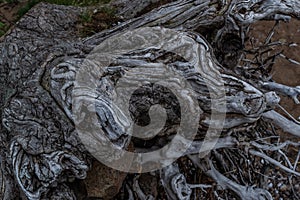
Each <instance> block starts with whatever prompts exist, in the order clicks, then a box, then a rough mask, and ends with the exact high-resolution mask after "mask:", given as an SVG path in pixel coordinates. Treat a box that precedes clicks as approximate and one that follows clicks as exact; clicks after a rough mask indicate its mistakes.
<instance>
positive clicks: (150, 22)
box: [0, 0, 300, 199]
mask: <svg viewBox="0 0 300 200" xmlns="http://www.w3.org/2000/svg"><path fill="white" fill-rule="evenodd" d="M138 2H139V1H134V3H133V4H134V5H135V4H136V3H138ZM149 2H150V1H149ZM149 2H148V3H149ZM124 5H125V6H130V5H128V4H124ZM133 7H134V6H133ZM142 7H143V5H141V7H140V9H138V10H134V12H133V14H132V16H133V15H135V14H134V13H137V12H139V11H140V10H143V9H142ZM124 9H125V8H124ZM83 10H84V9H79V8H75V7H66V6H56V5H50V4H44V3H41V4H38V5H37V6H36V7H34V8H33V9H32V10H31V11H30V12H29V13H28V14H26V15H25V16H24V17H23V18H22V19H21V20H20V21H19V22H18V23H17V24H16V25H15V27H13V28H12V29H11V30H10V32H9V33H8V34H7V35H6V36H5V37H4V38H3V39H1V42H0V66H1V68H0V86H1V88H2V89H1V90H0V97H1V99H0V103H1V104H0V105H1V106H0V112H1V116H0V120H1V121H2V124H0V132H1V136H0V147H1V151H0V161H1V173H0V175H1V176H0V181H2V183H3V184H1V185H2V186H3V187H2V186H1V188H0V189H1V190H0V197H2V198H3V199H16V198H24V199H26V198H28V199H55V198H56V199H60V198H64V199H80V197H82V196H86V194H81V193H80V192H78V191H77V190H76V189H75V188H74V187H75V186H74V185H76V183H80V180H82V179H85V178H86V173H88V170H89V168H90V167H91V164H90V163H91V162H92V161H94V158H92V156H91V152H89V151H87V150H86V146H84V145H83V144H82V141H81V140H80V137H78V132H77V130H76V128H75V124H76V122H77V121H76V120H75V119H74V118H75V117H74V112H73V111H74V107H75V108H77V107H78V108H80V106H82V105H81V104H80V103H81V102H84V103H86V105H87V108H89V103H94V102H96V106H95V107H96V112H97V117H98V121H99V122H100V124H101V129H102V130H103V131H104V132H105V138H108V139H109V140H110V141H112V142H113V144H114V145H116V146H117V147H118V148H127V149H130V148H133V150H135V151H137V150H139V151H141V152H144V151H147V150H149V148H153V149H155V148H160V147H161V146H163V145H165V144H166V143H167V142H168V141H170V140H171V139H172V136H173V135H174V133H175V132H176V128H178V126H179V124H180V119H181V117H182V116H183V115H184V114H186V113H183V112H181V111H180V106H185V104H184V105H183V104H181V105H178V104H179V101H178V100H177V99H176V97H174V95H173V94H172V92H170V91H169V90H167V89H166V88H164V87H158V86H155V85H153V84H152V85H151V83H148V84H145V85H143V87H141V88H140V89H139V90H138V91H136V93H134V94H133V95H132V97H131V105H130V106H131V107H130V112H131V113H130V114H131V115H132V116H133V117H134V118H135V122H136V123H137V124H138V125H147V124H149V123H150V121H151V116H150V115H151V109H150V108H151V106H153V105H156V104H160V105H161V106H162V107H164V108H165V109H166V116H167V120H166V126H165V127H164V129H163V130H162V131H161V132H160V134H159V135H158V136H156V137H154V136H151V137H150V136H149V137H148V138H146V139H144V140H138V139H136V140H135V139H132V140H131V138H130V136H129V135H128V132H126V127H127V126H126V123H125V122H127V120H128V118H126V115H125V114H124V115H121V114H120V113H118V112H119V111H118V112H117V111H116V110H114V109H113V108H114V105H113V104H111V102H110V99H111V98H112V97H113V96H114V95H115V91H114V88H113V87H114V86H115V85H116V84H117V81H118V79H120V78H121V77H122V74H124V73H125V72H128V71H130V70H132V69H134V70H137V71H139V69H142V70H140V74H139V75H140V76H144V77H148V75H149V74H151V77H159V76H161V74H162V73H161V72H162V70H164V68H163V67H162V66H164V65H168V66H170V69H172V70H173V71H176V72H177V73H178V74H181V75H182V77H183V78H184V79H186V80H187V82H188V83H189V84H190V85H191V86H192V89H193V90H194V91H195V93H196V98H197V104H199V107H200V110H201V111H202V113H201V116H200V119H199V129H198V132H197V135H196V137H197V141H194V142H193V143H192V145H191V147H190V148H188V149H187V151H186V153H185V154H183V155H182V156H185V155H188V156H189V157H190V158H191V160H192V162H193V164H194V166H196V167H199V168H200V169H201V170H203V171H204V172H205V173H206V174H207V175H208V176H210V177H211V178H212V179H213V180H214V181H215V182H217V183H218V184H219V185H220V186H221V187H222V189H229V190H231V191H233V192H234V193H235V194H237V195H238V196H239V197H241V198H243V199H258V198H261V197H262V196H263V197H264V198H266V199H272V197H271V194H270V193H269V192H268V191H267V189H266V186H265V185H260V186H259V187H260V188H254V187H252V186H250V184H253V182H254V183H256V182H259V180H260V177H259V176H257V175H256V172H255V170H253V169H254V168H255V164H257V163H255V162H256V161H255V159H252V158H251V157H250V156H249V155H248V149H258V150H260V151H262V152H261V153H259V156H260V157H263V158H267V159H265V160H266V161H268V160H269V161H272V162H271V163H273V164H274V163H275V164H277V162H275V160H274V159H277V158H278V159H280V162H281V161H282V160H284V159H283V158H282V156H281V157H280V156H278V157H276V158H274V159H273V158H270V159H269V156H270V155H268V152H267V151H266V150H265V149H259V148H258V147H259V145H253V143H251V142H248V141H249V140H250V141H251V140H253V141H259V142H262V141H261V140H263V137H269V136H270V135H269V131H270V130H269V127H264V126H263V122H264V120H263V118H269V119H272V120H273V123H275V124H278V125H279V126H280V127H281V128H283V129H284V130H285V131H287V132H290V133H292V134H294V135H295V136H299V134H297V130H298V129H299V127H300V125H299V124H298V123H292V120H291V119H287V118H285V117H283V116H281V115H279V114H277V113H276V112H275V111H273V110H274V108H275V107H276V106H277V105H278V103H279V101H280V99H279V97H278V96H277V94H276V92H280V93H283V94H286V95H288V96H290V97H292V98H293V99H294V101H295V102H296V103H297V102H298V101H299V100H298V95H299V89H298V88H289V87H287V86H283V85H279V84H276V83H274V82H268V83H266V82H265V80H262V79H260V78H257V79H255V80H247V77H245V76H243V75H242V74H241V73H238V72H237V71H235V70H234V69H235V67H236V65H237V64H238V62H239V58H240V56H241V53H242V50H243V44H244V40H245V35H246V34H247V27H248V26H249V25H250V24H252V23H254V22H255V21H257V20H261V19H279V20H287V19H289V17H296V18H299V17H300V7H299V5H298V3H297V1H296V0H289V1H288V0H286V1H279V0H278V1H271V0H267V1H259V0H258V1H256V0H248V1H231V0H227V1H214V0H211V1H205V0H182V1H176V2H173V3H170V4H166V5H163V6H161V7H159V8H157V9H154V10H152V11H150V12H149V13H145V14H144V15H142V16H140V17H137V18H133V19H129V20H128V21H125V22H124V23H121V24H120V25H117V26H115V27H113V28H112V29H109V30H105V31H103V32H100V33H96V34H95V35H93V36H91V37H89V38H84V39H81V38H79V36H77V35H76V34H75V32H76V29H75V24H76V22H77V20H78V19H79V16H80V14H81V13H82V12H83ZM125 10H126V9H125ZM127 12H128V9H127V11H126V12H125V13H127ZM128 18H131V16H128ZM142 27H155V28H154V29H143V30H146V31H147V30H152V31H149V32H148V33H146V35H147V34H148V35H149V36H153V37H154V36H155V34H156V33H155V31H154V32H153V30H161V29H162V28H161V27H164V28H169V29H172V30H176V31H180V32H178V34H179V33H180V34H179V35H181V36H182V37H185V38H187V39H188V40H189V41H191V42H190V45H191V46H190V48H191V49H192V47H195V46H197V47H199V48H198V49H197V55H196V57H197V58H199V60H198V61H199V62H198V66H193V63H190V62H189V61H188V60H187V59H186V58H184V57H180V56H178V55H175V54H174V53H171V52H168V51H162V50H161V49H157V48H153V47H152V48H144V49H139V50H135V51H132V52H130V53H127V54H122V55H118V57H117V59H116V60H115V62H114V63H113V64H110V65H108V66H104V67H103V68H100V69H99V68H95V69H91V70H92V72H96V73H94V74H92V76H90V78H91V79H90V80H92V84H94V85H96V86H97V90H96V92H95V93H92V92H91V91H93V89H94V88H80V87H77V88H75V89H74V85H76V81H78V80H76V78H78V76H77V75H78V73H79V72H80V70H82V64H83V63H84V62H86V60H88V59H87V58H89V56H91V55H93V54H91V52H92V51H93V48H94V47H97V45H99V44H100V43H102V42H103V41H105V40H106V39H108V38H112V37H113V36H115V35H117V34H121V33H122V32H124V31H135V30H136V29H137V28H142ZM201 34H202V35H201ZM143 36H145V35H143ZM144 39H145V40H147V38H146V37H144ZM132 42H133V41H132ZM119 45H120V44H119ZM95 55H96V54H95ZM91 64H94V65H92V66H97V63H93V62H91ZM163 64H164V65H163ZM93 70H95V71H93ZM147 70H148V71H147ZM149 71H150V72H149ZM217 72H219V73H220V75H218V73H217ZM99 74H100V76H99ZM94 75H95V76H94ZM135 78H136V74H134V73H132V74H130V73H128V75H127V79H126V81H127V82H126V83H127V84H129V83H130V84H134V83H135V81H136V80H135ZM175 78H176V77H175ZM175 78H174V79H175ZM146 79H147V78H146ZM178 80H179V81H180V80H181V79H178ZM220 84H221V85H224V86H225V90H224V91H223V90H222V91H221V92H220V91H219V90H218V87H220ZM94 85H92V86H94ZM76 89H77V90H76ZM80 89H82V90H80ZM76 92H79V93H76ZM223 93H224V94H226V96H222V95H223ZM74 95H75V97H77V98H78V99H79V100H78V101H74V99H73V97H74ZM76 95H77V96H76ZM172 95H173V96H172ZM156 96H159V97H160V98H154V97H156ZM214 98H215V99H218V98H219V101H218V102H219V104H222V103H221V102H222V100H223V102H225V103H226V105H219V104H218V102H216V101H214ZM95 99H96V101H95ZM81 100H82V101H81ZM185 100H186V101H187V102H188V101H189V97H188V96H187V97H186V98H185ZM74 102H77V103H78V104H74ZM225 103H224V104H225ZM186 104H188V103H186ZM91 105H94V104H91ZM170 105H172V106H171V107H170ZM189 105H192V104H189ZM213 106H216V107H213ZM187 107H188V106H187ZM149 112H150V114H149V115H148V114H145V113H149ZM194 112H196V110H195V111H194ZM211 113H218V114H220V115H225V114H226V119H225V120H224V129H223V130H222V138H221V139H220V140H219V142H218V141H217V140H216V138H211V139H212V140H211V142H212V143H215V147H214V148H213V149H214V150H213V151H212V153H211V154H210V155H208V156H206V157H205V159H206V160H207V159H210V160H209V161H208V164H207V165H205V164H204V163H205V162H203V163H202V161H203V160H200V159H199V158H198V155H197V156H192V155H194V154H197V153H204V152H205V151H204V150H203V149H202V151H201V148H202V144H204V143H203V141H202V140H203V138H204V137H205V133H206V131H207V129H208V128H209V126H210V125H211V124H220V123H222V119H219V118H215V119H214V118H211V117H210V116H211ZM189 114H193V111H192V112H191V113H189ZM124 116H125V117H124ZM81 117H82V118H84V117H85V116H81ZM77 120H78V119H77ZM79 120H80V119H79ZM289 123H292V125H293V127H292V129H291V128H290V126H289V125H288V124H289ZM86 126H87V127H86V128H89V127H88V124H86ZM270 126H271V125H270ZM253 127H254V128H253ZM236 133H239V134H240V135H239V134H236ZM187 135H188V134H187ZM272 136H274V135H272ZM99 140H101V138H99ZM200 140H201V141H200ZM214 141H216V142H214ZM265 142H267V141H265ZM270 145H271V144H270ZM243 146H245V147H243ZM180 148H181V146H178V149H180ZM233 149H234V150H235V149H237V150H235V153H232V155H231V154H230V155H231V156H229V154H228V152H231V150H233ZM172 150H173V149H172ZM277 150H278V151H276V153H278V154H280V155H282V154H284V151H283V150H282V148H278V149H277ZM176 151H177V149H174V152H173V153H174V154H168V152H166V155H168V156H170V157H167V158H170V159H171V158H172V157H173V156H174V155H175V157H176ZM219 152H220V153H219ZM249 152H250V154H251V152H252V154H255V155H256V156H257V155H258V154H257V153H256V152H257V151H256V150H255V151H254V150H252V151H249ZM101 153H102V154H105V153H106V152H100V154H101ZM273 153H274V152H273ZM236 154H237V155H238V156H239V157H238V158H240V161H239V159H235V158H236ZM107 155H108V156H107V157H108V159H109V157H110V155H111V154H107ZM284 155H285V154H284ZM116 156H121V155H116ZM157 156H158V157H159V156H161V155H157ZM246 157H247V158H248V157H249V158H248V160H249V159H252V162H253V163H252V164H249V163H247V162H246V160H247V159H244V158H246ZM111 159H113V158H111ZM213 159H214V160H213ZM149 160H150V161H151V158H149ZM212 160H213V161H212ZM266 161H265V162H266ZM144 162H147V160H144ZM237 162H241V163H244V164H245V163H246V164H245V165H246V167H248V168H247V170H249V174H250V176H251V177H250V178H249V179H250V180H252V181H247V180H248V179H247V178H243V177H242V178H240V179H237V178H235V177H240V176H241V174H243V176H245V177H246V176H248V175H245V174H244V171H243V168H242V167H240V166H239V164H237ZM285 162H287V161H285ZM288 162H290V161H288ZM215 163H218V165H220V166H221V167H219V168H218V169H216V167H215V166H214V164H215ZM278 163H279V162H278ZM233 164H235V165H236V167H237V168H238V170H237V171H238V172H237V173H238V175H233V174H230V173H229V172H230V171H231V170H232V169H229V168H230V167H228V166H232V165H233ZM249 165H250V167H249ZM278 166H279V168H280V166H283V167H281V169H282V170H284V171H287V172H292V173H293V174H294V175H298V174H299V172H297V171H296V168H294V169H289V168H287V167H286V166H284V165H277V167H278ZM251 170H252V171H251ZM250 171H251V173H250ZM109 172H110V171H108V173H109ZM112 173H113V172H112ZM222 173H223V174H222ZM228 173H229V175H228ZM160 176H161V177H160V178H161V179H162V180H163V183H164V186H165V190H166V193H167V195H168V197H169V198H170V199H176V198H177V199H190V198H191V190H192V188H194V187H193V186H192V185H190V184H188V183H187V182H186V177H184V175H183V174H182V173H180V172H179V169H178V165H177V164H174V165H171V166H169V167H167V168H165V169H163V170H162V171H161V174H160ZM226 176H230V178H228V177H226ZM252 176H253V177H252ZM1 177H2V178H1ZM157 177H159V175H157ZM233 178H235V179H236V181H232V180H231V179H233ZM124 179H125V176H122V178H121V180H118V181H119V182H118V184H117V183H116V185H118V189H119V187H120V185H121V184H120V182H122V181H124ZM244 179H245V180H244ZM298 180H299V179H298ZM111 181H112V185H113V183H114V182H113V181H114V180H111ZM115 181H116V180H115ZM127 181H128V180H127ZM72 182H75V184H73V185H72V184H71V183H72ZM87 182H88V181H87ZM106 182H107V180H106ZM237 182H238V183H237ZM247 184H249V185H247ZM124 185H127V189H128V193H130V194H132V196H131V195H130V194H128V196H129V197H130V196H131V197H132V198H133V196H134V194H133V193H135V194H136V195H137V196H139V197H141V198H143V197H145V198H146V195H145V194H143V192H142V191H141V190H140V188H139V186H138V182H136V181H134V183H130V181H128V183H126V184H124ZM291 185H292V184H291ZM131 186H132V187H133V192H132V191H130V192H129V190H130V187H131ZM202 186H203V185H200V188H205V187H202ZM291 187H292V189H293V186H291ZM103 188H106V187H103ZM107 188H111V187H107ZM124 188H126V187H125V186H124ZM292 189H291V190H292ZM117 192H118V191H114V192H111V193H109V191H108V192H107V193H105V191H102V190H101V195H102V196H99V197H105V198H113V197H114V196H115V195H116V193H117ZM124 195H125V194H124ZM291 195H294V196H293V197H295V198H296V194H291ZM129 197H128V198H129ZM147 198H153V196H151V195H148V196H147Z"/></svg>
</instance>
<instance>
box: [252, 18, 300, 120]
mask: <svg viewBox="0 0 300 200" xmlns="http://www.w3.org/2000/svg"><path fill="white" fill-rule="evenodd" d="M274 24H275V22H273V21H260V22H257V23H255V24H254V25H252V26H251V29H250V34H249V37H250V38H251V37H253V38H255V41H256V43H257V44H256V45H259V44H262V43H263V42H264V41H265V39H266V37H267V36H268V34H269V32H270V30H271V29H272V28H273V26H274ZM272 41H273V42H275V41H281V42H282V43H286V44H295V45H292V46H290V47H289V46H288V45H287V46H281V47H275V48H276V51H280V50H283V54H284V55H285V56H286V57H287V58H289V59H293V60H295V61H297V62H300V20H296V19H292V20H291V21H290V22H280V23H279V24H278V26H276V27H275V29H274V35H273V37H272ZM287 58H283V57H278V58H277V60H276V62H275V65H274V67H273V71H272V74H273V80H275V81H276V82H277V83H281V84H284V85H288V86H300V65H297V64H294V63H292V62H290V61H288V59H287ZM280 105H281V106H282V107H284V108H285V109H286V110H287V111H288V112H289V113H290V114H292V115H293V116H294V117H295V118H296V119H297V118H298V117H299V116H300V105H297V104H295V103H294V101H293V100H292V99H290V98H287V97H282V96H281V102H280ZM279 112H280V111H279ZM280 113H282V112H280Z"/></svg>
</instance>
